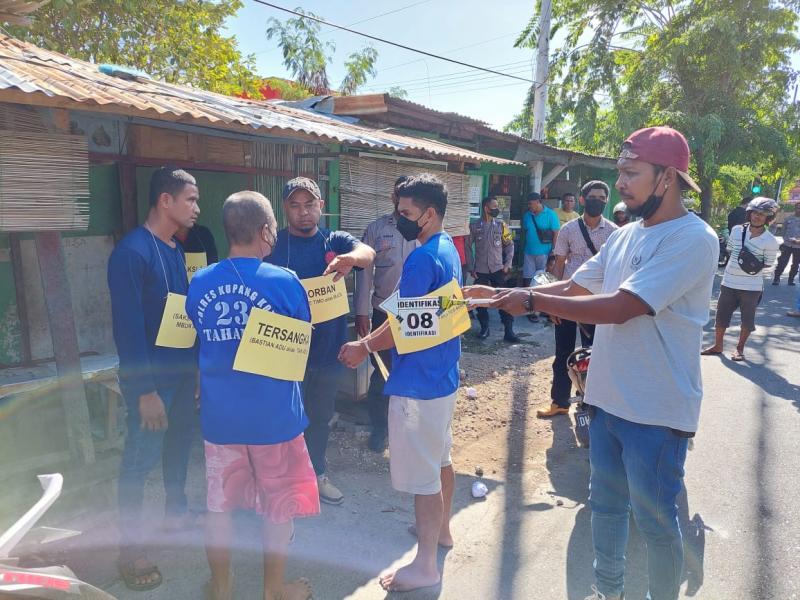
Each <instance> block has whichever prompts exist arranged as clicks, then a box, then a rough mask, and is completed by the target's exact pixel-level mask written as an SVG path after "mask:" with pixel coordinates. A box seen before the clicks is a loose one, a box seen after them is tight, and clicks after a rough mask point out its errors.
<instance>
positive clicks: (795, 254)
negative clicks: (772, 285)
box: [775, 244, 800, 281]
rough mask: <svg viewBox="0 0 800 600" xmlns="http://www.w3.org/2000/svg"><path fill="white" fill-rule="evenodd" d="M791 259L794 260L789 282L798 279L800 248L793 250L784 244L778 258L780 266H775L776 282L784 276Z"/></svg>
mask: <svg viewBox="0 0 800 600" xmlns="http://www.w3.org/2000/svg"><path fill="white" fill-rule="evenodd" d="M790 258H791V259H792V266H791V268H790V269H789V281H794V278H795V277H797V270H798V267H800V248H791V247H789V246H787V245H786V244H783V245H782V246H781V255H780V256H779V257H778V264H777V265H775V281H778V280H779V279H780V278H781V275H783V271H784V269H786V265H788V264H789V259H790Z"/></svg>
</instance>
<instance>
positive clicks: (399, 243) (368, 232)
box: [355, 176, 419, 452]
mask: <svg viewBox="0 0 800 600" xmlns="http://www.w3.org/2000/svg"><path fill="white" fill-rule="evenodd" d="M406 179H408V178H407V177H405V176H401V177H398V179H397V181H395V182H394V191H393V192H392V203H393V204H394V208H395V210H394V211H393V212H392V213H391V214H388V215H383V216H382V217H378V218H377V219H376V220H375V221H373V222H372V223H370V224H369V225H367V228H366V229H365V230H364V236H363V237H362V239H361V241H362V242H363V243H365V244H367V245H368V246H370V247H371V248H372V249H373V250H375V263H374V265H373V267H372V268H368V269H364V270H362V271H358V272H356V292H355V304H356V331H357V333H358V336H359V337H365V336H367V335H369V333H370V331H374V330H375V329H377V328H378V327H380V326H381V325H383V322H384V321H386V313H385V312H383V309H382V308H380V304H381V302H383V301H384V300H386V298H388V297H389V296H391V295H392V293H393V292H394V291H395V290H396V289H397V283H398V282H399V281H400V275H401V274H402V272H403V263H404V262H405V260H406V257H407V256H408V255H409V254H411V253H412V252H413V251H414V250H415V249H416V248H417V246H418V245H419V243H418V242H416V241H412V242H407V241H406V240H405V239H404V238H403V236H402V235H400V232H399V231H398V230H397V217H398V214H397V202H398V198H397V186H398V185H400V184H401V183H402V182H403V181H405V180H406ZM370 309H372V319H371V320H370V317H369V314H370ZM378 354H379V355H380V357H381V360H383V363H384V365H385V366H386V368H387V369H389V370H390V369H391V368H392V354H391V352H390V351H388V350H384V351H381V352H379V353H378ZM371 359H372V365H373V366H374V367H375V369H374V370H373V372H372V377H371V378H370V380H369V389H368V390H367V402H368V403H369V405H368V409H369V419H370V424H371V425H372V433H371V434H370V437H369V442H368V444H367V445H368V446H369V448H370V450H373V451H374V452H383V451H384V450H385V449H386V436H387V427H388V425H387V410H388V406H389V397H388V396H385V395H384V394H383V384H384V383H385V381H384V380H383V375H381V373H380V370H379V369H378V365H377V361H376V360H375V357H374V356H373V357H371Z"/></svg>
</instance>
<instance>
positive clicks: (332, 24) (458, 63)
mask: <svg viewBox="0 0 800 600" xmlns="http://www.w3.org/2000/svg"><path fill="white" fill-rule="evenodd" d="M253 2H256V3H258V4H263V5H264V6H269V7H270V8H274V9H276V10H280V11H283V12H286V13H289V14H292V15H295V16H297V17H301V18H303V19H310V20H312V21H316V22H317V23H321V24H322V25H327V26H328V27H334V28H335V29H341V30H342V31H347V32H348V33H353V34H355V35H360V36H362V37H365V38H367V39H370V40H374V41H376V42H381V43H383V44H388V45H390V46H395V47H397V48H402V49H403V50H408V51H410V52H416V53H417V54H422V55H424V56H430V57H431V58H438V59H439V60H444V61H446V62H450V63H453V64H456V65H461V66H462V67H469V68H470V69H475V70H477V71H484V72H486V73H492V74H494V75H500V76H501V77H508V78H509V79H517V80H519V81H524V82H526V83H534V82H533V80H531V79H526V78H524V77H518V76H516V75H509V74H508V73H503V72H501V71H495V70H493V69H487V68H484V67H479V66H477V65H472V64H470V63H466V62H462V61H460V60H455V59H452V58H447V57H444V56H439V55H438V54H433V53H432V52H426V51H425V50H419V49H417V48H412V47H411V46H406V45H404V44H398V43H397V42H391V41H389V40H385V39H383V38H379V37H377V36H374V35H369V34H368V33H362V32H360V31H355V30H353V29H350V28H348V27H343V26H342V25H336V24H334V23H330V22H328V21H325V20H324V19H320V18H318V17H312V16H310V15H304V14H303V13H300V12H297V11H295V10H290V9H288V8H284V7H282V6H278V5H277V4H271V3H270V2H265V0H253Z"/></svg>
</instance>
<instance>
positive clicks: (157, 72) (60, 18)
mask: <svg viewBox="0 0 800 600" xmlns="http://www.w3.org/2000/svg"><path fill="white" fill-rule="evenodd" d="M241 6H242V2H241V0H214V1H209V0H180V1H175V0H52V1H51V2H49V3H46V4H45V5H44V6H42V7H41V8H40V9H39V10H37V11H36V13H34V15H33V16H34V18H35V21H34V23H33V25H32V26H31V27H27V28H23V27H12V28H10V29H11V33H12V34H13V35H15V36H17V37H19V38H20V39H24V40H28V41H30V42H33V43H34V44H36V45H38V46H41V47H43V48H47V49H50V50H55V51H57V52H61V53H62V54H66V55H68V56H73V57H75V58H81V59H84V60H89V61H93V62H96V63H114V64H119V65H125V66H129V67H135V68H137V69H141V70H143V71H145V72H146V73H148V74H149V75H151V76H152V77H154V78H156V79H161V80H163V81H167V82H169V83H176V84H188V85H193V86H195V87H198V88H203V89H207V90H211V91H214V92H219V93H223V94H234V93H238V92H242V91H244V92H250V93H257V89H258V85H259V80H258V79H257V78H256V76H255V74H254V72H253V71H254V66H255V59H254V57H252V56H243V55H242V53H241V51H240V50H239V47H238V44H237V41H236V38H235V37H234V36H227V35H224V31H223V28H224V26H225V22H226V20H227V19H228V18H229V17H232V16H233V15H235V14H236V11H238V10H239V8H241Z"/></svg>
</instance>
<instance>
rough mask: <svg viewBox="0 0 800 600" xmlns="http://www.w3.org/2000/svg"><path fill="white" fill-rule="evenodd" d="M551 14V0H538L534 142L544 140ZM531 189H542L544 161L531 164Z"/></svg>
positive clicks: (533, 91)
mask: <svg viewBox="0 0 800 600" xmlns="http://www.w3.org/2000/svg"><path fill="white" fill-rule="evenodd" d="M552 16H553V11H552V5H551V0H540V5H539V40H538V43H537V47H536V74H535V75H534V78H533V79H534V83H533V86H532V87H531V93H532V94H533V137H532V140H533V141H534V142H543V141H544V124H545V115H546V114H547V91H548V85H547V78H548V75H549V72H550V20H551V18H552ZM532 167H533V173H532V174H531V189H532V190H533V191H536V192H540V191H542V170H543V169H544V161H541V160H537V161H536V162H535V163H533V165H532Z"/></svg>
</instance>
